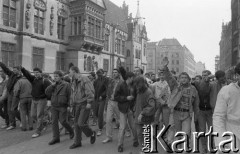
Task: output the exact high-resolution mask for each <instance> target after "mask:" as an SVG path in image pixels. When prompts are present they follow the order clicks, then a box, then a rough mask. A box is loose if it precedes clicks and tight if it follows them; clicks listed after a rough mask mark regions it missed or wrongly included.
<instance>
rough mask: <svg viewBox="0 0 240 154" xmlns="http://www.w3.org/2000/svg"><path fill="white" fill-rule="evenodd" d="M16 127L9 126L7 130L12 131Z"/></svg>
mask: <svg viewBox="0 0 240 154" xmlns="http://www.w3.org/2000/svg"><path fill="white" fill-rule="evenodd" d="M15 128H16V127H14V126H9V127H8V128H7V130H13V129H15Z"/></svg>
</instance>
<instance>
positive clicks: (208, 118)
mask: <svg viewBox="0 0 240 154" xmlns="http://www.w3.org/2000/svg"><path fill="white" fill-rule="evenodd" d="M212 116H213V112H212V110H207V111H202V110H200V111H199V118H198V123H199V130H200V132H206V124H207V126H208V130H209V129H210V126H212V125H213V123H212ZM200 139H201V143H202V150H204V151H205V150H207V138H206V137H201V138H200ZM210 145H214V143H213V144H212V143H211V144H210Z"/></svg>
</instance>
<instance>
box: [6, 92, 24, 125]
mask: <svg viewBox="0 0 240 154" xmlns="http://www.w3.org/2000/svg"><path fill="white" fill-rule="evenodd" d="M18 103H19V102H18V101H17V103H16V104H14V103H13V92H10V93H8V103H7V107H8V117H9V123H10V125H11V126H14V127H16V120H15V118H17V119H18V120H19V121H21V118H20V113H19V111H18Z"/></svg>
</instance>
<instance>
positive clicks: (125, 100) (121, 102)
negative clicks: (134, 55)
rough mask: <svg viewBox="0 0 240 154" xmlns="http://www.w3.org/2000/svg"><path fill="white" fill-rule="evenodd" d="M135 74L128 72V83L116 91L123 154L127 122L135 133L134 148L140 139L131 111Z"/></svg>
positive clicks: (119, 138)
mask: <svg viewBox="0 0 240 154" xmlns="http://www.w3.org/2000/svg"><path fill="white" fill-rule="evenodd" d="M133 78H134V74H133V73H132V72H127V74H126V81H121V82H120V83H119V84H118V86H117V88H116V91H115V94H114V100H115V101H117V102H118V108H119V111H120V120H119V122H120V127H119V133H118V152H123V140H124V133H125V130H126V127H127V122H128V123H129V126H130V128H131V130H132V133H133V146H134V147H137V146H138V145H139V144H138V138H137V131H136V129H135V123H134V118H133V111H132V110H131V108H130V107H131V105H132V103H133V102H132V101H133V99H134V97H133V96H132V95H131V86H132V83H133Z"/></svg>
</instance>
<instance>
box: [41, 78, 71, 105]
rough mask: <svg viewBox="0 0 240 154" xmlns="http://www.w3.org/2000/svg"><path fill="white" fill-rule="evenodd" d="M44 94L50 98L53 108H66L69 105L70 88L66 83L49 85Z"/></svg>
mask: <svg viewBox="0 0 240 154" xmlns="http://www.w3.org/2000/svg"><path fill="white" fill-rule="evenodd" d="M45 93H46V95H47V96H48V97H51V104H52V106H53V107H67V106H69V104H70V97H71V86H70V84H69V83H67V82H66V81H60V82H58V83H56V84H55V85H50V86H49V87H47V89H46V91H45Z"/></svg>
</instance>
